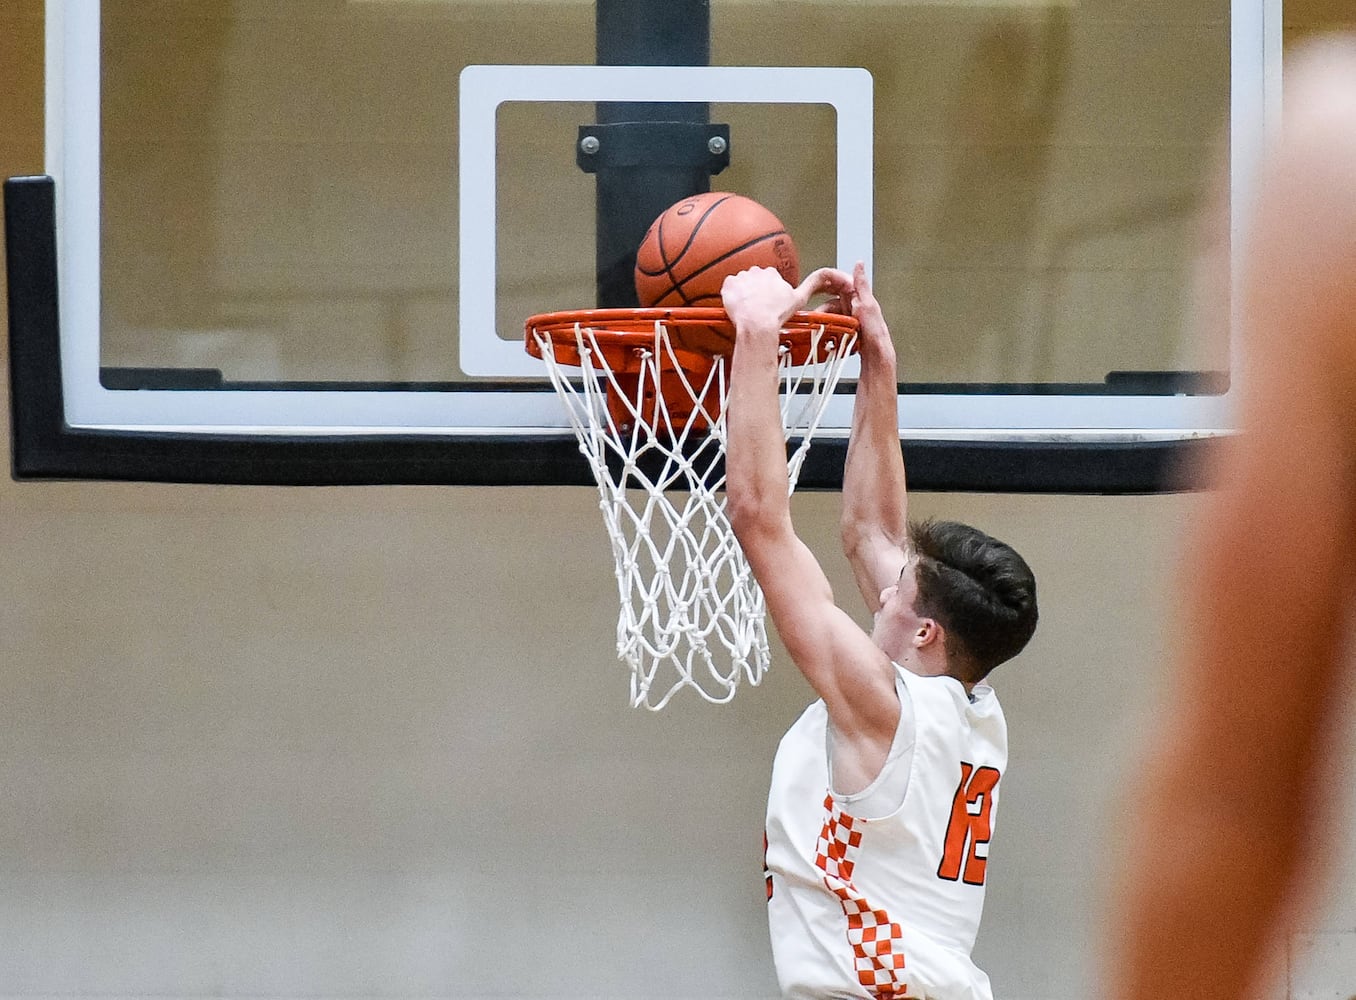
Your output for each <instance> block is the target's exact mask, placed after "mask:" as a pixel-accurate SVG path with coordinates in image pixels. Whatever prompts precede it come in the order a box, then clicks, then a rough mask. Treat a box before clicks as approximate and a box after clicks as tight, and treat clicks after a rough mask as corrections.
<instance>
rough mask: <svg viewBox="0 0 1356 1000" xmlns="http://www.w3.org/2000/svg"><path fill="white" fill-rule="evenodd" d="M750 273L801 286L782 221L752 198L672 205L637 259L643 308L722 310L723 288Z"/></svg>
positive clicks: (720, 195)
mask: <svg viewBox="0 0 1356 1000" xmlns="http://www.w3.org/2000/svg"><path fill="white" fill-rule="evenodd" d="M750 267H775V268H776V269H777V270H778V271H780V272H781V274H782V277H783V278H785V279H786V280H787V282H788V283H789V284H792V285H796V284H799V283H800V259H799V256H798V255H797V253H796V245H795V243H793V242H792V241H791V235H790V234H789V233H788V232H787V231H786V227H785V226H783V225H782V223H781V220H780V219H778V218H777V217H776V216H775V215H773V214H772V213H771V212H770V211H768V210H767V209H766V208H764V207H763V206H762V205H760V204H758V202H756V201H754V200H753V199H752V198H745V197H744V196H743V195H738V194H729V193H728V192H724V191H712V192H710V193H708V194H695V195H693V196H692V197H690V198H684V199H683V200H682V201H680V202H678V203H677V204H675V205H672V206H671V207H669V208H668V209H666V210H665V211H664V213H663V214H662V215H660V216H659V218H657V219H655V220H654V223H653V224H652V225H651V226H650V229H649V231H648V232H647V233H646V234H645V239H644V240H642V241H641V244H640V250H639V251H638V252H637V253H636V295H637V296H638V297H639V298H640V304H641V305H642V306H719V305H720V286H721V285H722V284H723V283H724V282H725V279H726V278H727V277H728V276H729V275H731V274H736V273H738V272H740V271H743V270H744V269H745V268H750Z"/></svg>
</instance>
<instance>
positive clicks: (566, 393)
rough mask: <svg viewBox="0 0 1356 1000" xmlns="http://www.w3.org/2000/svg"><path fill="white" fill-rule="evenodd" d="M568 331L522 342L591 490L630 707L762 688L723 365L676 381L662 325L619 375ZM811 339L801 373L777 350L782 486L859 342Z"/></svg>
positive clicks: (759, 635) (762, 662)
mask: <svg viewBox="0 0 1356 1000" xmlns="http://www.w3.org/2000/svg"><path fill="white" fill-rule="evenodd" d="M572 333H573V337H572V342H569V343H567V344H565V346H563V347H557V346H556V344H555V342H553V341H552V339H551V338H550V337H549V336H547V335H546V334H544V333H542V332H541V331H539V330H536V329H530V331H529V338H530V339H532V340H533V341H535V343H536V344H537V346H538V348H539V349H540V352H541V358H542V360H543V362H544V363H545V365H546V369H547V372H548V373H549V375H550V378H551V382H552V384H553V385H554V386H555V389H556V391H557V392H558V393H559V394H560V396H561V398H562V399H563V400H564V401H565V403H566V407H567V409H568V411H569V417H570V422H571V424H572V426H573V428H574V432H575V435H576V437H577V438H578V440H579V449H580V451H581V452H583V454H584V456H585V457H586V458H587V459H588V461H589V464H590V465H591V466H592V467H593V471H594V474H595V477H596V479H597V482H598V493H599V504H598V505H599V507H600V508H601V509H602V512H603V519H604V522H605V524H606V525H607V532H608V535H609V537H610V538H611V540H612V552H613V555H614V556H615V557H616V573H617V588H618V591H619V595H620V598H621V614H620V616H619V618H618V620H617V655H618V656H619V658H620V659H621V660H622V661H624V662H625V663H626V664H627V665H628V666H629V667H630V670H631V704H632V705H633V706H635V707H640V706H644V707H646V708H649V709H652V710H655V711H657V710H659V709H661V708H663V707H664V706H665V705H666V704H668V702H669V700H670V699H671V698H672V697H673V696H674V695H675V694H677V693H678V692H679V691H681V690H683V689H684V688H692V689H695V690H696V691H697V693H698V694H700V695H701V696H702V697H703V698H705V699H706V700H707V701H710V702H715V703H724V702H727V701H729V700H730V699H731V698H733V697H734V695H735V692H736V690H737V689H738V686H739V682H740V678H741V676H742V677H745V678H747V679H748V681H749V683H750V684H758V683H759V682H760V681H761V680H762V678H763V675H764V673H765V672H766V670H767V667H768V660H769V650H768V640H767V631H766V627H765V607H764V603H763V593H762V590H761V589H760V588H759V586H758V584H757V582H756V581H755V580H754V579H753V575H752V573H751V571H750V570H749V565H748V563H747V561H746V560H745V558H744V553H743V551H742V549H741V548H740V546H739V543H738V542H737V541H736V540H735V537H734V532H733V531H732V530H731V528H730V522H729V520H728V519H727V518H726V516H725V497H724V485H725V470H724V456H725V442H726V428H725V407H724V403H725V399H726V389H727V374H728V371H727V367H728V359H726V358H719V357H718V358H716V359H715V361H714V364H712V365H711V367H710V369H709V371H707V372H705V373H695V374H694V373H689V372H687V371H684V369H683V366H682V364H681V363H680V362H679V358H678V356H677V355H676V354H675V351H674V347H673V344H672V343H671V341H670V337H669V330H668V328H667V327H666V325H665V323H664V322H662V321H657V322H655V323H654V332H653V337H649V336H648V335H646V334H642V335H641V336H640V338H638V339H639V343H638V344H637V345H636V346H634V347H629V348H627V352H628V358H627V361H626V363H625V365H624V367H625V368H626V369H627V370H626V372H625V373H620V374H619V373H618V372H616V371H614V370H613V366H612V365H610V364H609V362H608V359H607V357H606V356H605V354H604V352H603V350H602V349H601V348H600V347H599V336H600V334H601V335H602V336H603V337H606V336H607V333H606V332H605V331H604V330H600V329H595V328H594V327H592V326H586V325H584V324H583V323H575V324H574V325H573V331H572ZM556 336H557V337H559V336H560V334H557V335H556ZM810 336H811V342H810V343H811V349H810V351H809V354H808V357H809V358H814V359H818V360H815V361H814V362H813V363H808V364H800V365H797V364H795V363H794V362H793V358H792V352H791V351H790V350H789V349H788V348H787V347H785V346H783V348H782V350H781V355H780V358H779V369H780V377H781V389H782V393H781V407H782V424H783V427H784V428H785V431H786V437H787V440H788V442H791V441H793V440H795V442H796V443H795V446H794V448H793V450H791V452H790V455H789V460H788V465H787V474H788V489H789V490H794V489H795V485H796V479H797V477H798V475H799V472H800V467H801V464H802V462H803V461H804V458H805V454H806V452H807V451H808V449H809V447H810V440H811V438H812V436H813V435H814V433H815V431H816V430H817V429H818V427H819V422H820V419H821V418H822V416H823V414H824V408H825V405H826V404H827V402H828V400H829V398H830V396H831V395H832V394H833V390H834V387H835V386H836V385H837V384H838V380H839V378H840V376H841V374H842V370H843V363H844V361H845V360H846V359H847V358H848V357H849V356H850V355H851V354H852V351H853V348H854V346H855V335H853V334H851V333H849V334H847V335H840V336H839V339H838V341H837V342H835V341H834V339H833V338H834V336H835V335H834V334H832V333H830V332H828V331H826V329H825V328H824V327H822V326H820V327H817V328H815V329H814V330H813V332H812V333H811V334H810ZM797 355H798V356H799V357H802V358H803V357H806V356H807V355H805V354H803V352H797ZM688 363H689V364H690V363H691V359H690V357H689V358H688ZM576 365H577V367H576ZM567 369H568V371H567ZM666 393H667V396H668V398H667V399H666V398H665V394H666ZM609 399H611V401H612V405H611V406H609Z"/></svg>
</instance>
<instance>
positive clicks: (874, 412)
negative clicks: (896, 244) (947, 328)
mask: <svg viewBox="0 0 1356 1000" xmlns="http://www.w3.org/2000/svg"><path fill="white" fill-rule="evenodd" d="M852 282H853V289H852V297H851V312H852V315H853V316H855V317H856V318H857V319H858V321H859V322H860V323H861V330H860V333H859V335H858V336H859V340H858V353H859V356H860V357H861V364H862V367H861V377H860V378H859V379H858V381H857V396H856V401H855V403H854V405H853V411H852V434H851V437H849V439H848V452H847V462H846V464H845V466H844V468H843V513H842V521H841V534H842V541H843V552H844V554H845V555H846V556H847V558H848V562H849V563H850V564H851V566H852V572H853V576H854V577H855V578H856V581H857V589H858V590H860V591H861V594H862V599H863V600H864V601H866V606H867V607H868V608H869V609H870V610H871V612H872V614H874V613H876V612H877V611H879V610H880V594H881V592H882V591H883V590H885V589H886V588H887V587H889V586H891V585H892V584H894V583H895V582H896V581H897V580H898V579H899V574H900V571H901V570H902V569H903V566H904V560H905V555H906V553H907V551H908V540H909V535H908V530H909V526H908V496H907V492H906V486H907V483H906V481H905V476H904V457H903V454H902V452H901V451H900V446H899V417H898V412H897V406H898V387H897V384H896V369H895V345H894V341H893V340H891V339H890V330H889V328H888V327H887V326H886V324H885V318H884V316H882V315H881V309H880V303H879V302H877V301H876V297H875V295H874V294H873V293H872V291H871V283H870V281H869V280H868V278H867V276H866V267H865V265H863V264H861V263H860V262H859V263H858V264H857V266H856V267H855V268H854V269H853V273H852Z"/></svg>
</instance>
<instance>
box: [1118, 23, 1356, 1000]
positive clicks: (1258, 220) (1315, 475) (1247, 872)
mask: <svg viewBox="0 0 1356 1000" xmlns="http://www.w3.org/2000/svg"><path fill="white" fill-rule="evenodd" d="M1291 65H1292V64H1290V63H1288V65H1287V81H1286V121H1285V124H1284V132H1283V137H1282V142H1281V145H1280V147H1279V148H1278V149H1277V150H1275V151H1274V152H1273V154H1272V155H1271V156H1270V158H1269V159H1268V162H1267V164H1266V169H1265V171H1264V173H1263V177H1262V182H1261V185H1260V195H1259V198H1258V202H1257V209H1256V214H1255V219H1254V222H1253V225H1252V228H1251V233H1250V238H1249V239H1248V240H1247V241H1246V242H1245V255H1244V279H1243V285H1242V289H1241V295H1242V309H1241V315H1242V322H1243V328H1242V330H1241V332H1240V340H1241V343H1242V344H1243V347H1244V351H1243V375H1242V379H1241V389H1242V402H1241V406H1240V417H1239V429H1240V433H1239V436H1238V438H1237V440H1236V441H1234V442H1231V443H1230V444H1229V445H1228V450H1227V451H1225V452H1223V453H1222V455H1221V458H1220V461H1219V462H1218V464H1217V466H1216V468H1215V469H1214V470H1213V473H1214V476H1213V479H1214V481H1215V487H1216V489H1215V491H1214V492H1213V493H1212V495H1211V497H1210V498H1209V499H1208V503H1207V504H1206V506H1205V508H1204V510H1203V515H1204V516H1202V517H1201V518H1200V519H1199V521H1198V522H1197V524H1196V526H1195V529H1196V530H1194V531H1192V532H1191V533H1190V536H1189V537H1190V538H1191V543H1190V544H1191V546H1192V551H1191V552H1189V553H1188V556H1187V559H1186V561H1185V566H1186V567H1187V569H1186V572H1185V574H1184V578H1183V580H1182V581H1181V583H1182V593H1181V598H1182V601H1183V602H1184V604H1185V606H1186V614H1185V617H1186V623H1185V627H1184V628H1182V629H1181V630H1180V634H1181V635H1183V636H1184V637H1186V642H1185V644H1184V645H1183V646H1182V647H1181V648H1180V649H1178V650H1177V651H1176V657H1175V660H1176V666H1177V668H1178V670H1179V676H1178V677H1177V678H1176V680H1177V690H1176V691H1175V695H1176V700H1175V703H1174V705H1173V708H1172V712H1171V716H1170V718H1169V719H1168V724H1167V725H1166V726H1165V727H1164V728H1163V731H1162V732H1160V733H1155V734H1153V738H1154V739H1155V745H1154V747H1153V748H1152V750H1151V754H1152V756H1151V766H1150V769H1149V772H1148V774H1147V776H1146V779H1145V781H1144V787H1143V796H1142V798H1143V804H1142V806H1141V807H1140V809H1139V811H1138V812H1136V813H1133V814H1131V816H1130V820H1131V822H1132V823H1133V826H1132V828H1131V829H1130V831H1129V832H1128V835H1127V842H1128V843H1129V844H1130V845H1131V847H1132V849H1131V851H1130V854H1129V856H1128V857H1127V859H1126V862H1125V867H1124V870H1123V872H1122V873H1121V882H1122V887H1121V892H1120V895H1119V898H1118V903H1119V907H1118V909H1117V911H1116V912H1115V913H1114V919H1113V920H1112V922H1111V926H1110V932H1111V934H1110V937H1109V948H1110V953H1111V963H1110V989H1109V990H1108V993H1107V995H1108V997H1109V998H1111V1000H1131V998H1135V1000H1138V998H1141V997H1145V996H1162V995H1169V994H1171V995H1174V996H1182V997H1188V996H1189V997H1192V998H1195V1000H1241V998H1244V997H1257V996H1262V995H1264V994H1265V995H1269V993H1270V991H1269V990H1267V989H1265V988H1264V984H1263V983H1262V982H1260V980H1261V978H1262V977H1263V976H1264V970H1265V964H1266V961H1267V958H1268V956H1269V954H1270V953H1272V949H1274V948H1276V947H1277V946H1278V945H1280V944H1282V943H1283V940H1284V934H1285V932H1286V930H1287V927H1286V926H1285V925H1286V918H1287V917H1290V916H1293V910H1292V908H1293V907H1295V906H1296V905H1297V904H1298V903H1301V902H1305V900H1304V895H1305V894H1306V893H1305V890H1306V889H1308V888H1310V887H1307V886H1305V885H1304V884H1303V882H1302V879H1301V873H1302V872H1304V871H1306V870H1312V865H1313V863H1314V861H1315V858H1314V857H1313V856H1312V855H1313V852H1314V850H1315V846H1316V845H1323V844H1326V842H1327V841H1328V838H1329V836H1330V834H1329V833H1328V831H1329V830H1331V829H1343V827H1342V826H1341V825H1340V824H1337V823H1336V822H1335V821H1333V820H1332V817H1331V816H1330V815H1329V810H1330V809H1331V808H1332V806H1333V804H1334V800H1335V799H1341V798H1343V797H1344V795H1343V794H1342V793H1338V794H1337V795H1336V796H1334V790H1333V789H1332V788H1330V787H1329V786H1328V785H1327V782H1330V781H1331V780H1332V778H1333V776H1334V774H1335V773H1337V771H1340V770H1341V769H1340V768H1336V770H1335V767H1334V764H1333V760H1332V754H1333V753H1334V752H1336V750H1337V748H1336V747H1335V746H1334V741H1333V736H1334V728H1335V727H1334V722H1335V719H1334V715H1335V711H1336V710H1337V708H1338V706H1339V705H1340V704H1341V698H1342V696H1341V694H1340V693H1339V692H1340V691H1341V690H1342V688H1343V685H1342V684H1341V683H1340V681H1341V676H1340V675H1341V671H1342V669H1343V668H1344V667H1345V666H1346V664H1347V660H1346V659H1344V655H1343V653H1344V646H1343V639H1344V636H1345V628H1346V624H1347V622H1348V621H1349V614H1350V599H1351V582H1352V576H1353V568H1352V567H1353V565H1356V422H1353V417H1352V413H1353V410H1352V402H1351V401H1352V399H1353V398H1356V270H1353V268H1354V267H1356V48H1353V47H1350V46H1346V47H1335V48H1334V47H1326V48H1324V49H1319V50H1315V51H1312V52H1310V53H1308V54H1307V55H1306V56H1305V57H1303V58H1302V59H1299V60H1296V61H1295V62H1294V63H1293V70H1292V69H1291ZM1219 307H1220V308H1225V307H1226V304H1225V303H1220V304H1219ZM1343 791H1344V790H1343Z"/></svg>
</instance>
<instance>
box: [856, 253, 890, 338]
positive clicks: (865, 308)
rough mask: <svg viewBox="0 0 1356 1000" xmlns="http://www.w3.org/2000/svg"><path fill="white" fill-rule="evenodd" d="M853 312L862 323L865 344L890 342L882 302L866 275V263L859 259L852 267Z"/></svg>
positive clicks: (862, 335)
mask: <svg viewBox="0 0 1356 1000" xmlns="http://www.w3.org/2000/svg"><path fill="white" fill-rule="evenodd" d="M851 283H852V295H851V301H852V305H851V312H852V315H853V316H854V317H856V319H857V322H858V323H860V324H861V337H862V341H863V346H865V345H867V344H872V343H889V342H890V328H889V327H888V326H886V325H885V316H884V315H883V314H882V313H881V311H880V303H879V302H877V301H876V296H875V294H874V293H873V292H872V291H871V281H870V279H869V278H867V276H866V265H865V264H863V263H862V262H861V261H857V266H856V267H854V268H853V269H852V278H851Z"/></svg>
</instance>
